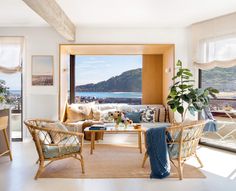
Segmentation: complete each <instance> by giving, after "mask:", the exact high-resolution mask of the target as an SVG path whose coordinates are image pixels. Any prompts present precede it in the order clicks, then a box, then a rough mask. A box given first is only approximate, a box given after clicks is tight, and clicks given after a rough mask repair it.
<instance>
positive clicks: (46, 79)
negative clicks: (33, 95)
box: [32, 55, 53, 86]
mask: <svg viewBox="0 0 236 191" xmlns="http://www.w3.org/2000/svg"><path fill="white" fill-rule="evenodd" d="M32 86H53V56H50V55H37V56H36V55H34V56H32Z"/></svg>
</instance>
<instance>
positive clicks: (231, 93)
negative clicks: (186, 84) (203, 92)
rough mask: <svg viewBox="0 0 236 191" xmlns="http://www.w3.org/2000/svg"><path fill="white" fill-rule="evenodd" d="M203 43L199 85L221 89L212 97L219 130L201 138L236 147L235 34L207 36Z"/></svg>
mask: <svg viewBox="0 0 236 191" xmlns="http://www.w3.org/2000/svg"><path fill="white" fill-rule="evenodd" d="M200 47H201V49H200V52H201V55H202V56H201V58H202V62H200V63H197V64H196V66H197V67H198V68H200V69H201V70H199V73H200V75H199V77H200V78H199V79H200V81H199V85H200V87H202V88H206V87H213V88H216V89H218V90H219V94H218V95H217V98H216V99H211V100H210V109H211V111H212V114H213V116H214V118H215V120H216V124H217V127H218V131H217V132H210V133H205V134H204V136H203V137H202V139H201V142H202V143H204V144H207V145H211V146H216V147H220V148H224V149H227V150H234V151H236V51H235V50H236V49H235V47H236V35H230V36H224V37H218V38H214V39H209V40H205V41H204V42H203V43H202V45H201V46H200Z"/></svg>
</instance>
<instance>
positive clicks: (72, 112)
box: [66, 102, 95, 123]
mask: <svg viewBox="0 0 236 191" xmlns="http://www.w3.org/2000/svg"><path fill="white" fill-rule="evenodd" d="M94 104H95V102H91V103H79V104H71V105H68V106H67V120H66V122H68V123H71V122H77V121H82V120H86V119H93V113H92V107H93V105H94Z"/></svg>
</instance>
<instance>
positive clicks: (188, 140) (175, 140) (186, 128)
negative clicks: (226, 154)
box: [142, 121, 205, 180]
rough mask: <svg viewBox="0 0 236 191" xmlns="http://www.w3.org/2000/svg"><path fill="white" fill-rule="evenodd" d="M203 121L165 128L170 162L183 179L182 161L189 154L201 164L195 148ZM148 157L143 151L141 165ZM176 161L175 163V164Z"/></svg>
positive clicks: (201, 131) (200, 134)
mask: <svg viewBox="0 0 236 191" xmlns="http://www.w3.org/2000/svg"><path fill="white" fill-rule="evenodd" d="M204 126H205V121H193V122H189V123H183V124H176V125H172V126H171V127H169V128H167V130H166V131H167V134H168V136H167V146H168V151H169V158H170V161H171V162H172V164H173V165H174V166H175V167H176V168H177V170H178V174H179V179H180V180H182V179H183V166H184V162H185V161H186V160H187V159H188V158H189V157H191V156H194V157H196V159H197V161H198V162H199V164H200V166H201V167H203V164H202V162H201V160H200V158H199V157H198V156H197V153H196V150H197V147H198V143H199V140H200V138H201V136H202V133H203V129H204ZM147 158H148V154H147V152H145V155H144V159H143V163H142V167H144V165H145V162H146V160H147ZM176 162H177V164H176Z"/></svg>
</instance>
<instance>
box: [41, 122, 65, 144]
mask: <svg viewBox="0 0 236 191" xmlns="http://www.w3.org/2000/svg"><path fill="white" fill-rule="evenodd" d="M45 127H46V128H50V129H53V130H59V131H68V129H67V128H66V127H65V126H64V125H63V124H62V123H61V122H60V121H56V122H54V123H46V124H45ZM49 134H50V137H51V139H52V142H53V143H59V142H60V141H62V140H63V139H65V138H67V136H66V135H63V134H59V133H56V132H53V131H52V132H49Z"/></svg>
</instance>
